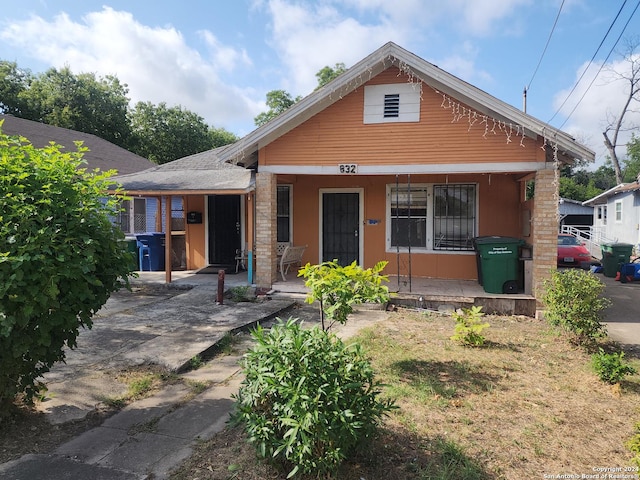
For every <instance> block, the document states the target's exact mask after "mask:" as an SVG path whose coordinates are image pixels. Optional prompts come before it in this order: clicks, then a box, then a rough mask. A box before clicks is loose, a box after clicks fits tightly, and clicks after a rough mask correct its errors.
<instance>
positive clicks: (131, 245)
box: [124, 237, 138, 270]
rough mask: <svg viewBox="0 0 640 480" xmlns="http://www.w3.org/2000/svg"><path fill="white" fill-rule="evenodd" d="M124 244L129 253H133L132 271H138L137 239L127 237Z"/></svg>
mask: <svg viewBox="0 0 640 480" xmlns="http://www.w3.org/2000/svg"><path fill="white" fill-rule="evenodd" d="M124 242H125V246H126V250H127V252H129V253H131V269H132V270H138V244H137V242H136V237H126V238H125V239H124Z"/></svg>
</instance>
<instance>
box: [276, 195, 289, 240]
mask: <svg viewBox="0 0 640 480" xmlns="http://www.w3.org/2000/svg"><path fill="white" fill-rule="evenodd" d="M276 215H277V228H278V233H277V237H278V242H291V185H278V191H277V214H276Z"/></svg>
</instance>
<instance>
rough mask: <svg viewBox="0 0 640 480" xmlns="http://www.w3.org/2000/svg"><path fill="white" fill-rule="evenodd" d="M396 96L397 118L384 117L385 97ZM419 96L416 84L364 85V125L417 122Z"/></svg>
mask: <svg viewBox="0 0 640 480" xmlns="http://www.w3.org/2000/svg"><path fill="white" fill-rule="evenodd" d="M396 94H397V95H399V96H400V105H399V113H398V115H397V116H392V117H385V116H384V111H385V95H396ZM420 94H421V86H420V84H417V83H416V84H410V83H392V84H389V85H366V86H365V87H364V115H363V122H364V124H365V125H367V124H376V123H406V122H419V121H420Z"/></svg>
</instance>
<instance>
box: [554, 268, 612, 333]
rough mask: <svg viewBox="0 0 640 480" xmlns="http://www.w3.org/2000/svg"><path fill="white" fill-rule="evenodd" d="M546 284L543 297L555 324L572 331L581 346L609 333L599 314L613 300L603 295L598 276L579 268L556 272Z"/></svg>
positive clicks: (602, 285) (602, 286)
mask: <svg viewBox="0 0 640 480" xmlns="http://www.w3.org/2000/svg"><path fill="white" fill-rule="evenodd" d="M544 287H545V293H544V296H543V299H542V300H543V302H544V304H545V305H546V307H547V310H546V316H547V319H548V321H549V322H550V323H551V324H552V325H556V326H557V325H560V326H562V327H563V328H565V329H566V330H568V331H569V332H571V333H572V334H573V335H574V338H575V341H576V343H577V344H578V345H585V344H591V343H593V342H594V341H595V339H597V338H598V337H602V336H604V335H606V329H605V326H604V325H603V324H602V323H600V313H601V312H602V310H604V309H605V308H606V307H608V306H609V304H610V301H609V300H608V299H607V298H604V297H602V292H603V291H604V284H603V283H602V282H601V281H600V280H599V279H598V278H596V276H595V275H593V274H592V273H591V272H588V271H585V270H579V269H572V270H566V271H554V272H553V273H552V274H551V279H550V280H547V281H546V282H545V283H544Z"/></svg>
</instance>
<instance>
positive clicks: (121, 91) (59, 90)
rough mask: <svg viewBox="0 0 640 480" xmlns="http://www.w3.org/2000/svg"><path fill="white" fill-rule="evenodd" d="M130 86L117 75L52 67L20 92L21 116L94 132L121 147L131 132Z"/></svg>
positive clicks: (126, 142)
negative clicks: (101, 74)
mask: <svg viewBox="0 0 640 480" xmlns="http://www.w3.org/2000/svg"><path fill="white" fill-rule="evenodd" d="M128 93H129V90H128V88H127V85H126V84H122V83H120V81H119V80H118V78H117V77H115V76H112V75H108V76H106V77H104V78H102V77H96V75H95V74H93V73H81V74H78V75H76V74H74V73H73V72H72V71H71V70H70V69H69V67H64V68H62V69H60V70H57V69H55V68H51V69H49V70H47V71H46V72H45V73H43V74H41V75H38V76H36V77H35V78H34V79H33V80H32V82H31V84H30V86H29V88H27V89H25V90H24V91H22V92H21V93H20V98H21V99H22V100H23V101H24V109H25V111H24V112H23V114H22V115H21V116H22V118H27V119H29V120H35V121H38V122H43V123H47V124H49V125H55V126H58V127H64V128H69V129H71V130H78V131H79V132H84V133H92V134H94V135H96V136H98V137H100V138H104V139H105V140H108V141H110V142H112V143H115V144H116V145H119V146H121V147H127V146H128V143H129V139H130V136H131V127H130V123H129V119H128V111H129V98H127V94H128Z"/></svg>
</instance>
